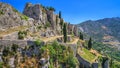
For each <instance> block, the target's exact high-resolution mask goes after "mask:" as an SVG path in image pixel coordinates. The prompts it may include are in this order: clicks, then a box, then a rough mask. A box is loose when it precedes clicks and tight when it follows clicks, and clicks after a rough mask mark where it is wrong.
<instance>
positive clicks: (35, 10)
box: [23, 3, 78, 35]
mask: <svg viewBox="0 0 120 68" xmlns="http://www.w3.org/2000/svg"><path fill="white" fill-rule="evenodd" d="M54 10H55V9H54V8H52V7H45V6H42V5H40V4H35V5H33V4H31V3H27V4H26V6H25V9H24V11H23V14H24V15H26V16H28V17H30V18H33V19H34V20H35V23H36V24H37V25H38V24H40V25H41V26H45V25H46V24H49V26H50V29H53V30H55V31H56V33H57V34H60V33H61V31H62V28H61V24H60V23H61V22H63V23H65V22H64V20H63V19H62V18H59V15H58V14H55V13H54ZM67 27H68V32H69V34H72V33H73V34H74V35H77V33H78V31H77V27H75V26H74V25H72V24H68V26H67Z"/></svg>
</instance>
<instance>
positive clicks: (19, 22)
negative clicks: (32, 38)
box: [0, 3, 30, 30]
mask: <svg viewBox="0 0 120 68" xmlns="http://www.w3.org/2000/svg"><path fill="white" fill-rule="evenodd" d="M29 21H30V19H29V18H28V17H26V16H24V15H23V14H21V13H19V12H18V11H17V10H16V9H15V8H13V7H12V6H10V5H9V4H5V3H0V30H5V29H9V28H12V27H17V26H26V25H28V22H29Z"/></svg>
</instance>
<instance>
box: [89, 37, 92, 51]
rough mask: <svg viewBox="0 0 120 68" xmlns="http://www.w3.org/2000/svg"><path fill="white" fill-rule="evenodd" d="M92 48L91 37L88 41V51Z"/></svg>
mask: <svg viewBox="0 0 120 68" xmlns="http://www.w3.org/2000/svg"><path fill="white" fill-rule="evenodd" d="M91 48H92V39H91V37H90V39H89V41H88V49H89V50H90V49H91Z"/></svg>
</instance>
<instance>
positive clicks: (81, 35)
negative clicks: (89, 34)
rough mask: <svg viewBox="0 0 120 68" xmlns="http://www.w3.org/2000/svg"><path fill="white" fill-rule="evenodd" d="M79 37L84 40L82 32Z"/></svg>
mask: <svg viewBox="0 0 120 68" xmlns="http://www.w3.org/2000/svg"><path fill="white" fill-rule="evenodd" d="M79 39H81V40H83V34H82V33H81V32H80V35H79Z"/></svg>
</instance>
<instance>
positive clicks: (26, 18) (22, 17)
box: [21, 15, 29, 21]
mask: <svg viewBox="0 0 120 68" xmlns="http://www.w3.org/2000/svg"><path fill="white" fill-rule="evenodd" d="M21 19H22V20H26V21H27V20H28V19H29V17H27V16H26V15H22V16H21Z"/></svg>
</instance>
